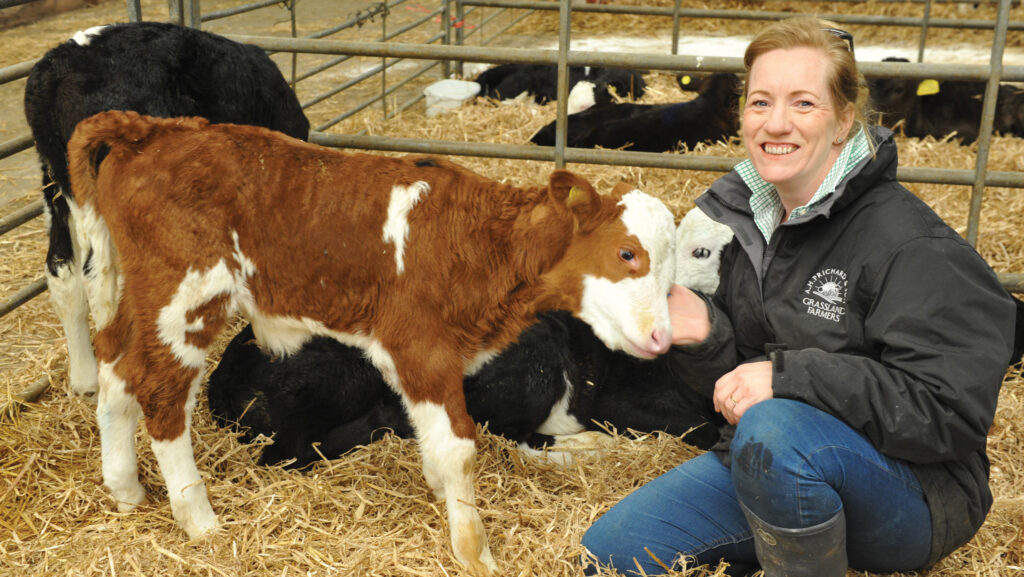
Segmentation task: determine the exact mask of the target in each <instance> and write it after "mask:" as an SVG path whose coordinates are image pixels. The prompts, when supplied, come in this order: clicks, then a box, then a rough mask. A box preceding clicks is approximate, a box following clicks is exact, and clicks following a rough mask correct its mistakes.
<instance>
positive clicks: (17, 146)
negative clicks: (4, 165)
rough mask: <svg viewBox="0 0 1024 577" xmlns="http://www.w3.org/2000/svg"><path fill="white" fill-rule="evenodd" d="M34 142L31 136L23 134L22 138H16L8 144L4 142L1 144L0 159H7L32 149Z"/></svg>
mask: <svg viewBox="0 0 1024 577" xmlns="http://www.w3.org/2000/svg"><path fill="white" fill-rule="evenodd" d="M34 142H35V141H34V140H32V135H31V134H22V135H21V136H15V137H14V138H12V139H10V140H8V141H7V142H2V143H0V158H7V157H8V156H13V155H15V154H17V153H19V152H21V151H22V150H27V149H29V148H32V144H33V143H34Z"/></svg>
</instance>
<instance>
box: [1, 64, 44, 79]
mask: <svg viewBox="0 0 1024 577" xmlns="http://www.w3.org/2000/svg"><path fill="white" fill-rule="evenodd" d="M39 60H40V59H39V58H36V59H35V60H26V61H24V62H19V63H17V64H12V65H10V66H5V67H4V68H0V84H6V83H8V82H12V81H14V80H18V79H19V78H25V77H26V76H28V73H29V72H31V71H32V67H33V66H35V65H36V62H39Z"/></svg>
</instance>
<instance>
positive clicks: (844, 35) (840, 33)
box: [822, 28, 853, 54]
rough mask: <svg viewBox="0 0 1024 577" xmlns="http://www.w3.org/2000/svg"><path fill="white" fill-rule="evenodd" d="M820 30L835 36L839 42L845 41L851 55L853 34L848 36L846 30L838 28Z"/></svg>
mask: <svg viewBox="0 0 1024 577" xmlns="http://www.w3.org/2000/svg"><path fill="white" fill-rule="evenodd" d="M822 30H824V31H825V32H828V33H829V34H831V35H833V36H835V37H836V38H839V39H840V40H845V41H846V44H847V46H848V47H849V49H850V53H851V54H852V53H853V34H850V33H849V32H847V31H846V30H840V29H838V28H822Z"/></svg>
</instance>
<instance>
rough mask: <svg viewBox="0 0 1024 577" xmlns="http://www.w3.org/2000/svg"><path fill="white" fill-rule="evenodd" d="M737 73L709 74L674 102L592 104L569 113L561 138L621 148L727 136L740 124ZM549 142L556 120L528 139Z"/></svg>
mask: <svg viewBox="0 0 1024 577" xmlns="http://www.w3.org/2000/svg"><path fill="white" fill-rule="evenodd" d="M738 105H739V78H738V77H737V76H736V75H735V74H723V73H719V74H713V75H711V76H710V77H709V78H707V79H705V80H703V81H702V83H701V91H700V93H699V94H698V96H697V98H695V99H693V100H690V101H687V102H678V103H674V104H636V103H629V102H622V103H617V104H608V105H604V106H595V107H593V108H590V109H587V110H584V111H582V112H578V113H576V114H573V115H570V116H569V124H568V132H567V135H566V144H567V145H568V146H571V147H575V148H596V147H598V146H600V147H602V148H624V149H627V150H636V151H644V152H664V151H669V150H675V149H677V148H679V147H680V145H686V146H687V147H688V148H693V147H694V146H695V145H696V144H697V143H698V142H715V141H718V140H723V139H727V138H729V137H730V136H733V135H735V134H736V132H737V131H738V130H739V117H738V111H737V107H738ZM530 141H531V142H533V143H534V144H539V145H542V146H554V144H555V123H554V122H551V123H550V124H548V125H546V126H544V127H543V128H541V129H540V130H539V131H538V132H537V133H536V134H534V135H533V137H532V138H531V139H530Z"/></svg>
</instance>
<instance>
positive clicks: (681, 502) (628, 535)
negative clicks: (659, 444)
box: [583, 399, 932, 575]
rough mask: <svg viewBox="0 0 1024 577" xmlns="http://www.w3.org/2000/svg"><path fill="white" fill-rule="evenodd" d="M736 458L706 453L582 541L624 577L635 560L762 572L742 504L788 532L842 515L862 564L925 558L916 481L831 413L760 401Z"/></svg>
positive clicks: (733, 448)
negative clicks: (722, 565)
mask: <svg viewBox="0 0 1024 577" xmlns="http://www.w3.org/2000/svg"><path fill="white" fill-rule="evenodd" d="M730 454H731V461H732V462H731V467H730V466H726V465H723V464H722V461H721V460H720V459H719V458H718V456H717V455H715V454H714V453H710V452H709V453H704V454H703V455H700V456H699V457H696V458H694V459H691V460H689V461H687V462H685V463H683V464H682V465H679V466H678V467H676V468H675V469H673V470H671V471H669V472H667V473H665V474H664V475H662V476H660V477H658V478H657V479H655V480H653V481H651V482H650V483H648V484H646V485H644V486H643V487H641V488H639V489H638V490H636V491H635V492H633V493H632V494H630V495H628V496H627V497H626V498H625V499H623V500H622V501H621V502H620V503H618V504H617V505H615V506H614V507H613V508H612V509H611V510H610V511H608V512H607V513H605V515H604V516H602V517H601V518H600V519H598V520H597V522H595V523H594V525H593V526H592V527H591V528H590V529H589V530H588V531H587V533H586V534H585V535H584V536H583V545H584V546H585V547H586V548H587V550H588V551H589V552H590V553H591V554H593V555H595V556H596V557H597V559H598V561H599V562H600V563H601V564H602V565H610V566H612V567H614V568H615V569H616V570H617V571H619V572H620V573H622V574H624V575H636V574H638V573H639V572H638V571H637V563H639V564H640V566H642V567H643V569H644V571H646V572H647V574H649V575H656V574H662V573H664V569H662V567H661V565H660V564H659V563H658V562H657V561H655V560H654V559H652V555H653V556H655V557H657V559H658V560H660V561H661V562H662V563H664V564H665V565H668V566H669V567H673V568H681V567H682V566H683V562H684V561H683V558H684V557H687V558H688V560H686V561H685V562H686V563H687V565H686V566H687V567H695V566H698V565H703V564H705V563H707V564H711V566H712V567H714V566H716V565H717V564H718V563H719V561H721V560H725V561H727V562H728V563H729V564H730V565H734V566H736V565H740V566H742V565H749V566H753V567H755V568H756V567H757V557H756V556H755V555H754V541H753V537H752V535H751V531H750V526H749V525H748V524H747V520H746V518H745V517H744V515H743V512H742V510H741V509H740V505H739V501H738V499H739V500H742V501H743V504H744V505H746V506H747V507H748V508H749V509H750V510H751V511H752V512H754V513H755V514H756V515H757V516H758V517H759V518H761V519H762V520H764V521H766V522H768V523H770V524H772V525H775V526H777V527H784V528H788V529H795V528H802V527H811V526H814V525H818V524H821V523H824V522H825V521H827V520H829V519H831V518H832V517H833V516H835V515H836V514H837V513H838V512H839V511H840V510H843V511H844V512H845V515H846V528H847V555H848V558H849V563H850V565H851V566H852V567H854V568H857V569H860V570H866V571H872V572H880V573H884V572H891V571H910V570H915V569H919V568H921V567H922V566H923V565H924V564H925V563H926V562H927V560H928V555H929V553H930V552H931V534H932V532H931V515H930V513H929V510H928V505H927V503H926V502H925V500H924V494H923V493H922V491H921V484H920V483H919V482H918V480H917V477H916V476H915V475H914V473H913V472H912V471H911V470H910V467H909V466H908V465H907V464H906V463H905V462H903V461H900V460H898V459H892V458H889V457H886V456H885V455H882V454H881V453H879V452H878V450H877V449H875V447H874V446H873V445H872V444H871V442H870V441H868V440H867V438H866V437H864V436H863V435H862V434H860V433H858V432H857V431H855V430H853V429H852V428H850V427H849V426H848V425H846V424H845V423H843V422H842V421H840V420H839V419H837V418H835V417H833V416H832V415H829V414H828V413H825V412H823V411H820V410H818V409H815V408H814V407H811V406H810V405H807V404H806V403H802V402H799V401H792V400H787V399H770V400H768V401H764V402H761V403H758V404H756V405H754V406H753V407H751V408H750V409H749V410H747V412H746V413H745V414H744V415H743V417H742V418H741V419H740V423H739V425H738V426H737V428H736V435H735V437H734V438H733V441H732V444H731V445H730ZM645 549H646V550H645ZM648 551H649V552H650V553H648ZM634 559H635V561H634ZM590 569H591V570H592V568H590Z"/></svg>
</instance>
